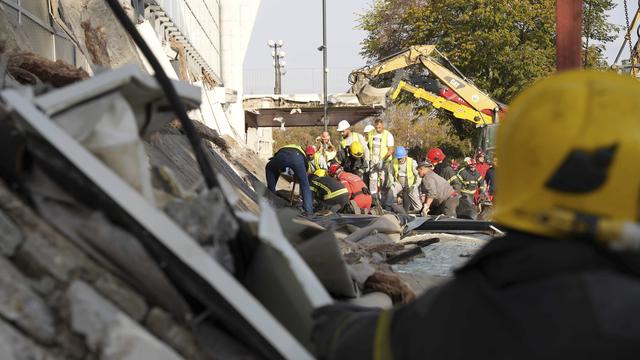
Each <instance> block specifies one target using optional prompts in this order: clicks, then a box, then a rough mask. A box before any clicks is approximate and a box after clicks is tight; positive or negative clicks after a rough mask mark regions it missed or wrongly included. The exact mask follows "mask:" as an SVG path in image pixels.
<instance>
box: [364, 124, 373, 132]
mask: <svg viewBox="0 0 640 360" xmlns="http://www.w3.org/2000/svg"><path fill="white" fill-rule="evenodd" d="M373 129H375V128H374V127H373V125H371V124H367V126H365V127H364V133H365V134H368V133H370V132H371V130H373Z"/></svg>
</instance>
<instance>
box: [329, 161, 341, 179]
mask: <svg viewBox="0 0 640 360" xmlns="http://www.w3.org/2000/svg"><path fill="white" fill-rule="evenodd" d="M341 168H342V166H341V165H340V164H338V163H337V162H334V163H332V164H331V165H329V175H330V176H334V175H335V174H336V173H337V172H338V170H340V169H341Z"/></svg>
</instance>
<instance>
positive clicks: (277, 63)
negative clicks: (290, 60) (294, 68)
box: [267, 40, 287, 95]
mask: <svg viewBox="0 0 640 360" xmlns="http://www.w3.org/2000/svg"><path fill="white" fill-rule="evenodd" d="M267 45H269V47H270V48H272V49H273V50H272V51H271V57H272V58H273V69H274V71H275V86H274V88H273V93H274V94H278V95H279V94H282V75H285V74H286V73H287V72H286V70H284V67H285V66H286V65H287V63H286V62H285V61H284V60H282V59H283V58H284V57H285V55H286V53H285V52H284V51H282V46H283V45H284V41H282V40H278V41H273V40H269V41H268V42H267Z"/></svg>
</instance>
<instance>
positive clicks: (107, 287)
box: [93, 275, 148, 321]
mask: <svg viewBox="0 0 640 360" xmlns="http://www.w3.org/2000/svg"><path fill="white" fill-rule="evenodd" d="M93 286H94V287H95V288H96V289H97V290H98V291H99V292H100V293H101V294H103V295H104V296H105V297H106V298H108V299H109V300H111V301H112V302H113V303H115V304H116V305H117V306H118V307H119V308H120V309H122V310H123V311H124V312H125V313H127V315H129V316H131V318H133V319H134V320H136V321H142V319H144V316H145V315H146V314H147V310H148V308H147V303H146V302H145V301H144V298H143V297H142V296H140V295H138V294H137V293H136V292H134V291H133V290H131V289H130V288H129V287H128V286H127V285H125V284H124V283H123V282H122V281H120V280H118V279H117V278H115V277H113V276H109V275H105V276H101V277H99V278H98V279H97V280H96V281H95V282H94V283H93Z"/></svg>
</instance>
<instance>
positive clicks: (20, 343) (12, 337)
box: [0, 318, 56, 360]
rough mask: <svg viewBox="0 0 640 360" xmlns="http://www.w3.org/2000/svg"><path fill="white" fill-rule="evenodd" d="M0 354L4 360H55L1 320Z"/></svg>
mask: <svg viewBox="0 0 640 360" xmlns="http://www.w3.org/2000/svg"><path fill="white" fill-rule="evenodd" d="M0 349H1V350H0V353H1V355H2V359H3V360H53V359H56V357H55V356H53V355H51V354H49V353H47V351H46V350H45V349H43V348H42V347H40V346H38V345H37V344H35V343H34V342H33V341H32V340H31V339H29V338H28V337H26V336H24V335H23V334H22V333H20V332H19V331H17V330H16V329H14V328H13V327H12V326H11V325H9V324H8V323H6V322H5V321H4V320H2V319H1V318H0Z"/></svg>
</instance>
